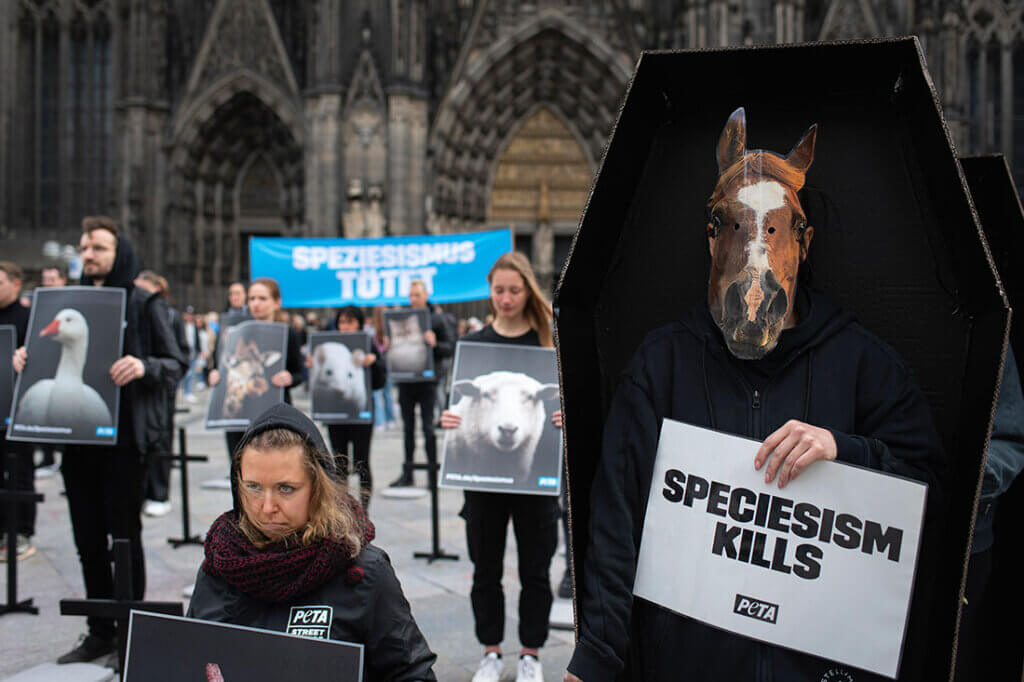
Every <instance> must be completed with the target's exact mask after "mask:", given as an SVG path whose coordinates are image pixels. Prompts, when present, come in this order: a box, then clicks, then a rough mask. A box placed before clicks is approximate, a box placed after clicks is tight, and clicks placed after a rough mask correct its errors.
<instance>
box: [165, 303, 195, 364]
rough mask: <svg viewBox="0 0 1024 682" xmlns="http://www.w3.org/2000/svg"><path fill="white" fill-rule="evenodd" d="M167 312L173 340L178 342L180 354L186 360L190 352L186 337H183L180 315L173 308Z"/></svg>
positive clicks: (183, 328)
mask: <svg viewBox="0 0 1024 682" xmlns="http://www.w3.org/2000/svg"><path fill="white" fill-rule="evenodd" d="M168 310H169V311H170V313H171V328H172V329H174V338H175V340H176V341H177V342H178V348H180V349H181V354H182V355H183V356H184V357H185V359H186V360H188V359H189V355H190V354H191V350H190V346H189V345H188V337H187V336H185V323H184V322H182V320H181V313H179V312H178V311H177V310H175V309H174V308H168Z"/></svg>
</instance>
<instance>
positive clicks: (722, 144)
mask: <svg viewBox="0 0 1024 682" xmlns="http://www.w3.org/2000/svg"><path fill="white" fill-rule="evenodd" d="M746 151H747V112H745V111H744V110H743V107H740V108H739V109H737V110H736V111H734V112H732V115H731V116H729V120H728V121H726V122H725V128H723V129H722V136H721V137H719V138H718V174H719V175H721V174H722V173H724V172H725V170H726V169H727V168H729V166H731V165H733V164H734V163H736V162H737V161H739V160H740V159H742V158H743V155H744V154H745V153H746Z"/></svg>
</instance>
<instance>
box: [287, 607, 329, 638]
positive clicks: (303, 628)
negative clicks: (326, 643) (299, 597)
mask: <svg viewBox="0 0 1024 682" xmlns="http://www.w3.org/2000/svg"><path fill="white" fill-rule="evenodd" d="M333 620H334V608H333V607H330V606H293V607H292V610H291V611H290V612H289V613H288V627H287V629H286V630H285V632H287V633H288V634H289V635H298V636H299V637H310V638H312V639H330V634H331V622H332V621H333Z"/></svg>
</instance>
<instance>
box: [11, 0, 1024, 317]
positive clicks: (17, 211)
mask: <svg viewBox="0 0 1024 682" xmlns="http://www.w3.org/2000/svg"><path fill="white" fill-rule="evenodd" d="M905 34H916V35H918V36H919V37H920V39H921V43H922V46H923V48H924V50H925V54H926V56H927V58H928V61H929V67H930V69H931V73H932V76H933V78H934V80H935V85H936V89H937V91H938V94H939V97H940V98H941V99H942V101H943V105H944V108H945V112H946V116H947V119H948V122H949V124H950V129H951V132H952V134H953V137H954V140H955V142H956V144H957V145H958V148H959V149H960V150H961V152H962V153H986V152H999V153H1002V154H1004V155H1005V156H1006V157H1007V159H1008V160H1009V162H1010V164H1011V168H1013V169H1014V170H1015V176H1016V177H1018V178H1024V50H1021V49H1020V46H1021V42H1022V38H1024V2H1021V1H1019V0H1011V1H1005V0H560V1H557V2H556V1H555V0H532V1H531V2H525V1H517V0H429V1H428V0H0V240H2V243H3V244H4V249H3V250H4V256H3V257H4V259H14V260H18V261H19V262H20V263H21V264H22V265H24V266H26V269H27V270H29V271H30V272H32V271H38V269H39V267H41V266H42V264H43V263H44V262H46V259H47V258H50V257H53V253H52V246H51V248H50V253H49V254H48V255H47V254H45V253H44V249H43V245H44V244H45V243H47V242H54V241H56V242H58V243H72V244H73V243H75V242H76V240H77V235H78V232H79V228H78V224H79V220H80V219H81V217H82V216H84V215H89V214H96V213H105V214H108V215H111V216H112V217H114V218H115V219H117V220H118V221H120V223H121V224H122V225H123V226H124V228H125V229H126V231H127V232H128V234H130V235H131V238H132V239H133V240H134V241H135V243H136V248H137V251H138V253H139V254H140V256H141V258H142V260H143V262H144V263H145V265H146V266H147V267H150V268H153V269H155V270H158V271H159V272H161V273H164V274H165V275H166V276H167V277H168V279H169V280H170V281H171V283H172V290H173V293H174V298H175V299H176V300H178V301H182V302H188V303H193V304H195V305H197V306H203V307H219V306H220V305H221V303H222V292H223V290H224V287H225V286H226V285H227V284H228V283H229V282H231V281H233V280H236V279H244V278H246V277H247V276H248V274H249V273H248V266H247V262H248V258H247V244H248V239H249V237H251V236H257V235H267V236H270V235H282V236H331V237H334V236H344V237H374V236H384V235H404V234H416V233H423V232H427V233H440V232H450V231H460V230H472V229H480V228H484V227H512V228H513V229H514V233H515V239H516V247H517V248H519V249H522V250H524V251H525V252H526V253H527V254H528V255H530V256H531V258H532V260H533V263H534V265H535V267H536V269H537V271H538V275H539V277H540V279H541V280H542V281H543V282H544V283H545V284H546V285H549V286H550V285H552V284H553V283H554V282H555V281H556V280H557V276H558V272H559V268H560V265H561V262H562V260H563V259H564V258H565V255H566V253H567V251H568V246H569V242H570V240H571V236H572V234H573V232H574V230H575V228H576V224H577V221H578V219H579V216H580V213H581V211H582V209H583V207H584V204H585V202H586V199H587V193H588V190H589V187H590V182H591V179H592V178H593V175H594V173H595V172H596V171H597V167H598V164H599V163H600V161H601V157H602V154H603V148H604V145H605V142H606V140H607V136H608V133H609V131H610V129H611V127H612V125H613V123H614V120H615V116H616V113H617V110H618V105H619V102H620V101H621V99H622V96H623V94H624V92H625V89H626V87H627V84H628V81H629V77H630V73H631V71H632V68H633V64H634V63H635V60H636V58H637V57H638V55H639V54H640V51H641V50H643V49H671V48H687V47H717V46H728V45H742V44H747V45H749V44H763V43H784V42H796V41H806V40H840V39H848V38H866V37H875V36H895V35H905ZM1018 147H1021V148H1022V149H1021V152H1020V153H1016V149H1017V148H1018Z"/></svg>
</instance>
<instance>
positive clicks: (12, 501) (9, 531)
mask: <svg viewBox="0 0 1024 682" xmlns="http://www.w3.org/2000/svg"><path fill="white" fill-rule="evenodd" d="M42 501H43V496H42V494H41V493H34V492H31V491H23V490H6V489H0V506H3V507H4V508H5V512H6V516H7V528H6V529H5V531H4V532H5V536H6V538H7V603H6V604H0V616H2V615H4V614H5V613H31V614H33V615H39V609H38V608H37V607H35V606H33V604H32V599H31V598H29V599H23V600H22V601H18V512H19V509H18V506H19V505H20V504H24V503H25V502H35V503H38V502H42Z"/></svg>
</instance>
